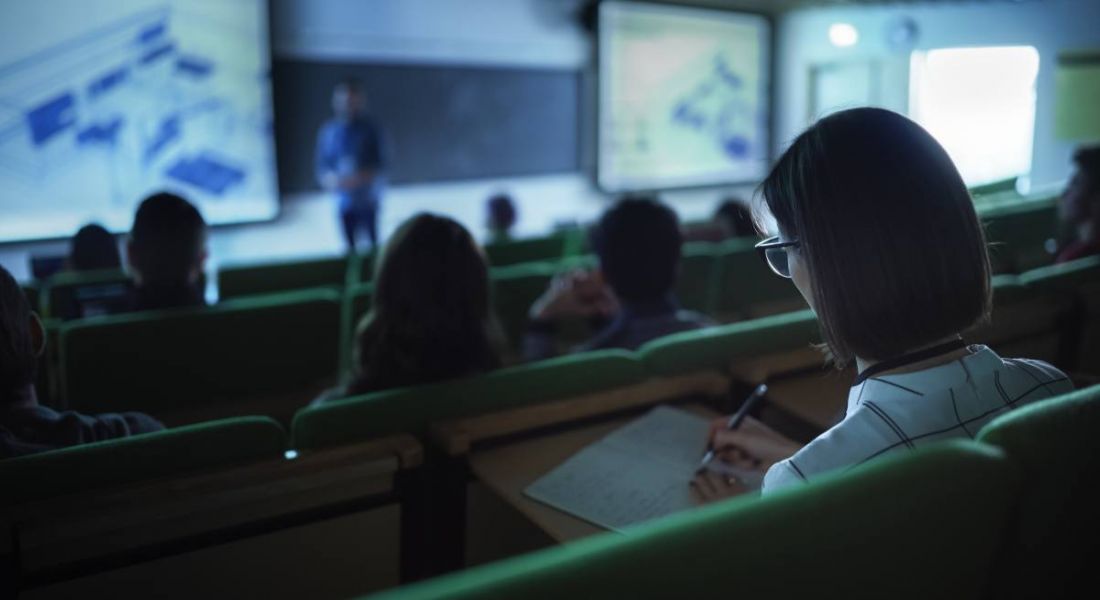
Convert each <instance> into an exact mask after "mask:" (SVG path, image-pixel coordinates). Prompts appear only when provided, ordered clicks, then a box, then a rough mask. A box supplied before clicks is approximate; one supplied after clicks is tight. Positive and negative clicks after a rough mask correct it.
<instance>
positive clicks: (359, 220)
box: [340, 202, 378, 252]
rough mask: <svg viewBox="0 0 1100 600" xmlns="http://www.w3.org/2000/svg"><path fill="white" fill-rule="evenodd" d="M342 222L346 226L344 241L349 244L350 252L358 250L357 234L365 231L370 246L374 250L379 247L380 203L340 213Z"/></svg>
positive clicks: (348, 209) (344, 210)
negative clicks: (356, 243)
mask: <svg viewBox="0 0 1100 600" xmlns="http://www.w3.org/2000/svg"><path fill="white" fill-rule="evenodd" d="M340 222H341V223H342V224H343V226H344V239H345V240H346V241H347V243H348V251H350V252H354V251H355V250H356V245H355V238H356V234H357V233H358V232H360V231H364V232H366V234H367V237H369V238H370V246H371V249H372V250H373V249H374V248H377V247H378V203H377V202H373V203H371V204H370V205H368V206H359V207H354V208H347V209H343V210H341V211H340Z"/></svg>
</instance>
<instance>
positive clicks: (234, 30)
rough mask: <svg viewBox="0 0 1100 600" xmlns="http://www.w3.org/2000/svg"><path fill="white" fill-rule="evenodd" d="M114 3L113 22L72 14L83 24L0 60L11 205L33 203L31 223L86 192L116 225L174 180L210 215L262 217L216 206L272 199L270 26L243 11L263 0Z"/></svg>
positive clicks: (2, 159) (0, 134) (1, 141)
mask: <svg viewBox="0 0 1100 600" xmlns="http://www.w3.org/2000/svg"><path fill="white" fill-rule="evenodd" d="M45 4H47V5H48V4H49V3H48V2H45ZM230 5H232V6H230ZM105 6H108V7H111V8H112V10H114V11H115V12H117V13H118V14H117V15H112V17H113V18H112V19H111V20H110V21H108V22H97V23H96V24H95V25H94V26H88V27H87V28H85V29H80V28H74V27H73V26H72V24H68V28H69V29H76V30H77V32H76V33H75V34H73V35H70V36H68V37H67V38H65V39H61V40H51V41H52V42H53V43H52V44H51V45H49V46H48V47H45V48H36V49H34V51H31V52H27V53H25V54H22V55H19V54H15V55H14V56H9V55H5V56H2V57H0V59H2V60H7V61H8V62H6V63H5V64H3V65H0V164H2V165H3V166H2V167H0V186H2V187H3V189H5V190H7V191H8V192H9V193H11V194H12V195H11V196H10V197H5V198H4V199H3V201H2V202H3V204H2V206H3V207H4V209H5V212H9V210H10V211H11V214H21V213H22V214H26V215H28V216H27V217H26V218H27V221H26V222H25V225H26V227H28V228H30V227H32V225H33V224H32V221H31V219H32V210H31V209H32V208H40V209H43V210H45V209H50V208H52V207H53V203H57V204H56V210H57V214H63V213H64V208H65V205H64V204H63V203H62V201H61V200H59V197H63V196H67V198H68V199H67V200H66V201H68V202H70V204H69V205H68V206H69V207H70V208H72V207H73V206H74V205H72V204H71V202H72V198H73V197H81V198H86V200H84V202H86V206H76V209H77V210H78V211H80V210H84V211H85V212H86V213H88V215H90V216H92V217H95V216H100V219H101V220H111V219H112V218H114V216H115V215H116V213H117V222H118V223H120V224H121V223H124V222H125V221H128V220H129V219H130V218H132V210H133V207H134V206H135V205H136V203H137V202H138V201H140V199H141V198H142V197H143V196H145V195H146V194H148V193H150V192H151V191H154V190H156V189H161V188H172V189H177V190H178V191H182V192H184V193H185V194H187V195H188V196H189V197H191V198H192V199H193V200H195V201H196V202H197V203H199V204H200V205H203V208H204V209H205V210H204V212H209V213H212V214H213V216H214V218H213V221H215V222H218V221H220V222H227V221H233V220H247V219H249V218H258V217H259V218H263V216H264V215H263V214H261V213H265V212H269V211H270V207H267V206H265V207H262V208H256V209H250V208H249V207H248V206H247V202H246V203H245V205H242V206H238V207H236V208H235V209H234V210H237V211H238V212H239V213H240V214H234V213H233V211H229V210H226V211H225V212H219V211H218V210H217V209H216V208H214V209H212V208H210V206H213V205H216V204H217V203H219V202H222V203H227V202H229V201H230V200H232V201H237V200H239V199H240V198H250V199H263V201H264V202H270V201H273V200H274V189H273V187H274V184H273V169H274V167H273V156H272V144H271V131H270V124H271V111H270V89H269V82H268V77H269V73H270V66H269V63H268V58H267V41H266V35H267V33H266V30H261V29H259V27H260V26H262V25H264V24H255V25H254V26H253V27H252V28H251V29H249V25H248V18H242V16H241V14H240V13H241V12H242V11H241V10H240V7H246V8H247V7H248V6H251V10H252V14H251V15H250V14H249V13H248V12H247V11H245V12H244V17H251V18H252V20H256V19H255V15H256V14H262V13H257V12H256V6H257V5H255V4H253V3H241V2H233V3H222V4H217V3H210V2H202V1H199V2H180V1H178V0H175V1H170V2H162V3H161V4H156V5H150V4H149V3H146V8H144V9H143V10H138V11H134V10H132V8H131V7H132V5H131V4H130V3H125V4H122V7H120V6H119V4H107V5H105ZM46 10H47V9H45V8H44V9H43V12H46ZM101 12H102V11H101ZM51 16H52V15H51ZM100 21H102V19H101V20H100ZM78 24H79V23H78ZM16 26H18V25H16V24H12V23H9V24H8V25H7V26H0V30H3V29H5V28H9V27H16ZM0 33H2V31H0ZM16 47H18V46H16ZM9 54H10V51H9ZM31 202H37V203H38V206H37V207H32V206H30V203H31ZM267 216H270V215H267ZM53 218H55V219H56V218H57V217H56V215H55V216H54V217H53ZM116 228H117V227H116ZM17 233H19V232H17ZM5 237H7V238H10V237H12V235H11V232H9V231H6V230H5V231H3V232H0V239H3V238H5Z"/></svg>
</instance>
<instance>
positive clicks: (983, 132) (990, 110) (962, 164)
mask: <svg viewBox="0 0 1100 600" xmlns="http://www.w3.org/2000/svg"><path fill="white" fill-rule="evenodd" d="M1038 73H1039V53H1038V52H1037V51H1036V50H1035V48H1034V47H1032V46H1002V47H990V48H944V49H939V50H925V51H917V52H914V53H913V54H912V57H911V59H910V71H909V115H910V117H912V118H913V119H915V120H916V121H917V122H918V123H920V124H921V125H922V126H924V128H925V129H927V130H928V131H929V132H930V133H931V134H932V135H933V136H935V138H936V139H937V140H939V142H940V143H941V144H943V147H944V148H945V149H946V150H947V153H948V154H950V155H951V159H952V160H953V161H955V166H957V167H958V169H959V172H960V173H962V176H963V179H964V180H965V181H966V183H967V185H971V186H973V185H980V184H983V183H990V182H993V181H997V180H1001V179H1008V178H1010V177H1015V176H1018V175H1025V174H1027V173H1028V171H1030V170H1031V146H1032V133H1033V131H1034V128H1035V77H1036V75H1038Z"/></svg>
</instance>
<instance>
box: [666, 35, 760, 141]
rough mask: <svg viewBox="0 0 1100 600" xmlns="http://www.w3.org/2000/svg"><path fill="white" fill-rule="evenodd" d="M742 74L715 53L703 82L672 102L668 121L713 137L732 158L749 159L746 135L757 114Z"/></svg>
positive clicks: (750, 92)
mask: <svg viewBox="0 0 1100 600" xmlns="http://www.w3.org/2000/svg"><path fill="white" fill-rule="evenodd" d="M752 93H753V92H752V91H751V90H746V89H745V83H744V81H743V80H742V78H741V76H740V75H738V74H737V73H735V72H734V71H733V69H732V68H731V67H730V66H729V64H728V63H727V62H726V60H725V58H724V57H723V56H722V55H721V54H718V55H715V56H714V59H713V60H712V62H711V69H710V70H709V71H707V73H706V75H705V76H704V77H703V79H702V81H700V82H699V84H698V85H696V86H695V87H694V88H692V90H691V91H690V92H688V93H687V94H685V95H684V96H683V97H682V98H681V99H680V100H679V101H678V102H676V104H675V108H673V110H672V114H671V115H670V116H669V118H670V120H671V121H672V122H673V123H674V124H676V125H678V126H681V127H686V128H688V129H691V130H694V131H696V132H698V133H699V134H700V135H704V136H707V137H709V138H712V139H713V141H714V143H715V144H717V145H719V146H720V147H721V148H722V150H723V151H724V152H725V154H726V155H727V156H729V157H730V158H731V159H744V158H748V157H749V155H750V152H751V150H752V144H751V141H750V140H749V138H748V137H747V136H746V135H745V132H746V131H751V126H752V124H753V119H754V117H755V116H756V115H755V111H754V110H753V108H752V105H751V104H750V103H751V100H752V96H751V95H750V94H752Z"/></svg>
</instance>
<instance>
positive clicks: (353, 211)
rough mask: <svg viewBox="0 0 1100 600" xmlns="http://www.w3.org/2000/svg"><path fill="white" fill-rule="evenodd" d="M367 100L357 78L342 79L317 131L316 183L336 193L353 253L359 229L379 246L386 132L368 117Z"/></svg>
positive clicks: (349, 245) (386, 157) (346, 235)
mask: <svg viewBox="0 0 1100 600" xmlns="http://www.w3.org/2000/svg"><path fill="white" fill-rule="evenodd" d="M366 105H367V96H366V93H365V92H364V90H363V85H362V83H361V82H359V81H358V80H356V79H345V80H343V81H341V82H340V83H338V84H336V87H335V88H334V89H333V91H332V108H333V112H334V113H335V116H334V117H333V118H332V119H330V120H329V121H328V122H326V123H325V124H324V125H323V126H322V127H321V130H320V131H319V132H318V133H317V152H316V157H315V164H314V167H315V169H316V174H317V181H318V183H320V184H321V187H323V188H324V189H326V190H329V191H331V192H334V193H335V194H336V198H337V200H338V207H339V212H340V222H341V225H342V226H343V228H344V237H345V238H346V240H347V244H348V251H349V252H354V251H355V249H356V246H355V238H356V234H357V233H358V232H360V231H365V232H366V233H367V235H368V236H369V237H370V242H371V247H372V248H374V247H377V245H378V210H379V207H380V205H381V203H382V194H383V192H384V191H385V187H386V174H385V169H386V163H387V161H388V158H389V157H388V154H389V152H388V148H387V147H386V143H385V139H384V134H383V132H382V130H381V128H380V127H379V126H378V124H377V123H375V121H374V120H373V119H371V118H370V117H369V116H367V114H366Z"/></svg>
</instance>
